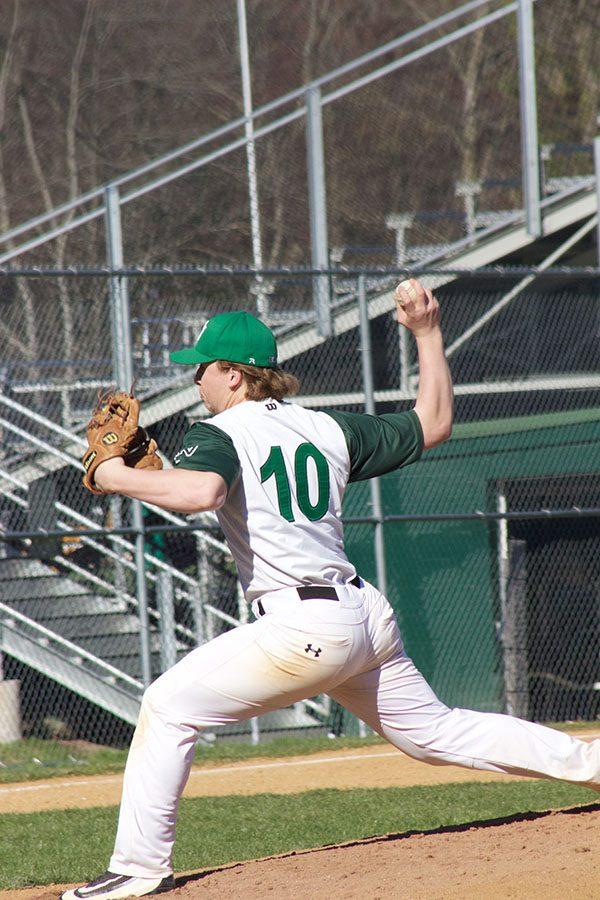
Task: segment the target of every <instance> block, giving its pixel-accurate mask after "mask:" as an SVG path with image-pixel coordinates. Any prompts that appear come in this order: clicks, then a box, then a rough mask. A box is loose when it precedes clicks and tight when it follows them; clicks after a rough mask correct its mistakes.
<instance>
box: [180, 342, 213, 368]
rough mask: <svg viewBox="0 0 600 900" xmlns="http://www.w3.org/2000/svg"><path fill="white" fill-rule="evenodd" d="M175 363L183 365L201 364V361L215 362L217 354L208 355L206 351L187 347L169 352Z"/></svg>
mask: <svg viewBox="0 0 600 900" xmlns="http://www.w3.org/2000/svg"><path fill="white" fill-rule="evenodd" d="M169 356H170V357H171V359H172V361H173V362H174V363H180V365H183V366H199V365H200V364H201V363H207V362H214V361H215V359H216V356H207V355H206V354H205V353H198V351H197V350H196V348H195V347H185V348H184V349H183V350H173V351H172V352H171V353H169Z"/></svg>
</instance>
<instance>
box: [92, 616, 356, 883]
mask: <svg viewBox="0 0 600 900" xmlns="http://www.w3.org/2000/svg"><path fill="white" fill-rule="evenodd" d="M267 619H269V620H270V621H267ZM273 620H274V617H265V619H261V620H259V621H258V622H254V623H252V624H251V625H244V626H242V627H240V628H236V629H233V630H232V631H228V632H227V633H226V634H223V635H221V636H220V637H218V638H216V639H215V640H213V641H210V642H209V643H207V644H204V645H203V646H202V647H199V648H198V649H197V650H194V651H192V652H191V653H189V654H188V656H186V657H185V659H183V660H182V661H181V662H179V663H178V664H177V665H176V666H173V668H172V669H169V671H168V672H166V673H165V674H164V675H162V676H161V677H160V678H159V679H158V680H157V681H156V682H154V684H152V685H151V686H150V687H149V688H148V690H147V691H146V693H145V695H144V700H143V702H142V709H141V712H140V719H139V723H138V726H137V728H136V731H135V734H134V737H133V741H132V745H131V749H130V753H129V757H128V760H127V766H126V769H125V779H124V785H123V796H122V802H121V810H120V815H119V826H118V830H117V839H116V843H115V849H114V853H113V856H112V858H111V861H110V865H109V869H110V871H111V872H115V873H117V874H120V875H132V876H139V877H143V878H150V877H164V876H165V875H168V874H170V873H171V871H172V865H171V853H172V847H173V842H174V839H175V823H176V817H177V807H178V804H179V798H180V796H181V793H182V791H183V789H184V787H185V784H186V781H187V778H188V775H189V770H190V766H191V764H192V761H193V757H194V747H195V743H196V738H197V734H198V731H199V730H200V729H202V728H212V727H216V726H218V725H227V724H230V723H234V722H239V721H241V720H244V719H248V718H251V717H253V716H257V715H261V714H262V713H264V712H267V711H270V710H273V709H279V708H281V707H282V706H287V705H288V704H290V703H293V702H295V701H297V700H301V699H303V698H304V697H307V696H312V695H314V694H318V693H321V692H322V691H323V690H326V689H327V687H328V686H330V685H331V684H332V683H335V682H336V679H339V678H340V677H342V676H341V674H340V672H341V671H342V670H343V666H344V664H345V661H346V659H347V656H348V653H349V650H350V646H351V643H352V641H351V639H350V638H349V637H348V636H347V635H345V634H339V635H323V634H321V635H319V642H318V653H317V654H316V655H315V653H313V652H310V651H309V652H305V651H306V647H307V639H306V636H305V635H303V634H301V633H299V632H297V631H295V630H293V629H289V628H286V627H285V625H278V624H277V623H276V622H275V621H273ZM308 644H309V645H310V644H311V642H310V640H309V641H308ZM314 646H315V647H316V646H317V645H316V643H315V644H314Z"/></svg>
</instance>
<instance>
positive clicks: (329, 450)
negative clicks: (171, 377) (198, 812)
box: [63, 279, 600, 898]
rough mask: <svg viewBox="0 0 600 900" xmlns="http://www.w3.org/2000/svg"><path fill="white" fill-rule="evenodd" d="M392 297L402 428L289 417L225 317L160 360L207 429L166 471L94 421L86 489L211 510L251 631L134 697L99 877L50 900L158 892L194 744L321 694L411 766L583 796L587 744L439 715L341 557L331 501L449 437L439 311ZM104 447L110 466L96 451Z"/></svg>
mask: <svg viewBox="0 0 600 900" xmlns="http://www.w3.org/2000/svg"><path fill="white" fill-rule="evenodd" d="M395 297H396V305H397V316H398V321H399V322H400V323H401V324H402V325H403V326H404V327H405V328H407V329H408V330H409V331H410V332H412V334H413V336H414V338H415V341H416V345H417V350H418V358H419V388H418V393H417V398H416V402H415V405H414V408H413V409H411V410H410V411H408V412H402V413H395V414H387V415H382V416H368V415H360V414H351V413H342V412H327V413H326V412H313V411H311V410H307V409H304V408H303V407H301V406H299V405H296V404H294V403H291V402H289V401H288V400H287V399H286V397H288V396H290V395H292V394H294V393H295V392H296V390H297V388H298V384H297V381H296V379H295V378H294V377H292V376H291V375H289V374H286V373H285V372H283V371H282V370H281V369H280V368H279V367H278V365H277V347H276V343H275V338H274V336H273V334H272V333H271V331H270V330H269V329H268V328H267V327H266V326H265V325H264V324H262V323H261V322H260V321H258V320H257V319H255V318H254V317H253V316H251V315H249V314H248V313H245V312H229V313H224V314H222V315H217V316H215V317H214V318H212V319H210V320H209V321H208V323H207V324H206V325H205V327H204V329H203V330H202V333H201V335H200V337H199V339H198V341H197V343H196V345H195V346H194V347H191V348H187V349H183V350H178V351H176V352H174V353H172V354H171V356H172V359H173V361H174V362H176V363H181V364H183V365H188V366H193V367H194V371H195V375H194V381H195V383H196V384H197V385H198V389H199V392H200V397H201V399H202V401H203V402H204V404H205V405H206V407H207V409H208V410H209V411H210V412H211V413H212V418H211V419H210V421H208V422H201V423H199V424H196V425H193V426H192V427H191V428H190V430H189V431H188V432H187V434H186V436H185V438H184V440H183V446H182V447H181V449H180V450H179V452H178V453H177V454H176V456H175V461H174V462H175V465H174V468H173V469H169V470H163V469H161V468H160V467H159V465H160V464H155V459H154V458H155V457H156V453H155V450H156V448H155V446H154V447H152V446H151V445H150V444H149V442H148V439H147V435H145V434H142V435H141V437H140V435H139V432H138V431H136V428H137V419H136V420H135V422H134V423H132V425H131V427H130V428H129V430H128V434H129V438H128V439H127V440H128V442H127V441H126V442H125V443H124V445H123V448H120V449H118V450H115V449H114V447H115V444H118V440H116V439H114V438H113V437H110V438H108V439H107V438H106V435H107V434H110V435H112V434H113V433H117V435H118V431H119V429H118V428H113V427H112V425H111V422H108V423H107V422H106V421H105V419H102V422H104V424H103V425H102V427H101V429H100V431H98V429H96V431H93V432H92V433H91V443H93V444H94V446H93V447H92V446H91V449H90V450H88V452H87V453H86V456H85V457H84V458H85V459H87V460H90V456H92V460H91V462H90V463H89V465H88V466H87V468H86V475H85V481H86V486H87V487H88V488H89V489H90V490H95V491H100V492H106V493H119V494H122V495H124V496H126V497H133V498H137V499H139V500H143V501H146V502H149V503H155V504H157V505H158V506H160V507H163V508H164V509H169V510H175V511H176V512H180V513H195V512H202V511H206V510H216V512H217V516H218V518H219V522H220V524H221V527H222V529H223V532H224V534H225V537H226V539H227V542H228V544H229V547H230V548H231V552H232V554H233V556H234V558H235V561H236V564H237V568H238V573H239V577H240V580H241V583H242V586H243V589H244V592H245V595H246V598H247V599H248V601H249V602H250V603H251V604H252V610H253V612H254V616H255V621H253V622H252V623H250V624H247V625H242V626H240V627H239V628H235V629H233V630H232V631H228V632H227V633H225V634H222V635H220V636H219V637H217V638H216V639H215V640H213V641H210V642H208V643H206V644H204V645H203V646H201V647H199V648H197V649H196V650H193V651H192V652H191V653H189V654H188V655H187V656H186V657H185V658H184V659H183V660H182V661H181V662H179V663H177V665H175V666H173V668H171V669H170V670H169V671H168V672H166V673H165V674H163V675H162V676H161V677H160V678H158V679H157V680H156V681H155V682H154V683H153V684H152V685H151V686H150V687H149V688H148V689H147V691H146V693H145V695H144V699H143V702H142V707H141V712H140V717H139V721H138V725H137V728H136V731H135V734H134V737H133V741H132V744H131V749H130V752H129V757H128V762H127V766H126V770H125V780H124V786H123V797H122V802H121V810H120V817H119V825H118V831H117V836H116V843H115V847H114V852H113V855H112V858H111V859H110V862H109V866H108V871H107V872H105V873H104V874H103V875H101V876H100V877H99V878H98V879H96V880H95V881H93V882H91V883H90V884H87V885H85V886H83V887H80V888H77V889H75V890H69V891H66V892H65V893H64V894H63V897H64V898H84V897H94V898H118V897H130V896H134V897H140V896H143V895H145V894H153V893H160V892H163V891H167V890H169V888H171V887H173V875H172V872H173V870H172V862H171V859H172V849H173V841H174V837H175V823H176V818H177V807H178V803H179V798H180V796H181V793H182V791H183V788H184V785H185V783H186V780H187V778H188V774H189V770H190V766H191V764H192V760H193V757H194V746H195V743H196V739H197V737H198V733H199V731H200V730H201V729H203V728H210V729H212V728H214V727H215V726H218V725H228V724H231V723H234V722H239V721H240V720H243V719H248V718H251V717H253V716H260V715H262V714H264V713H266V712H269V711H270V710H274V709H278V708H280V707H283V706H287V705H289V704H292V703H294V702H296V701H299V700H302V699H304V698H307V697H311V696H314V695H315V694H319V693H322V692H325V693H327V694H329V695H330V696H331V697H332V698H334V699H335V700H336V701H337V702H338V703H340V704H342V705H343V706H345V707H346V708H347V709H349V710H350V711H351V712H352V713H354V714H355V715H356V716H357V717H358V718H359V719H362V720H363V721H364V722H366V723H367V725H369V726H370V727H371V728H372V729H374V731H376V732H377V733H378V734H380V735H381V736H382V737H384V738H386V739H387V740H388V741H390V742H391V743H392V744H393V745H394V746H396V747H398V748H399V749H400V750H402V751H404V753H407V754H408V755H409V756H411V757H413V758H415V759H419V760H422V761H423V762H428V763H433V764H435V765H444V764H452V765H459V766H465V767H467V768H475V769H485V770H488V771H492V772H504V773H507V774H509V775H526V776H535V777H545V778H557V779H564V780H566V781H572V782H577V783H579V784H583V785H588V786H589V787H594V788H595V789H600V741H598V740H597V741H592V742H591V743H584V742H583V741H579V740H576V739H574V738H572V737H570V736H568V735H567V734H563V733H561V732H558V731H555V730H552V729H549V728H545V727H542V726H540V725H536V724H532V723H531V722H525V721H521V720H519V719H515V718H511V717H509V716H505V715H499V714H494V713H481V712H473V711H470V710H466V709H449V708H448V707H446V706H445V705H444V704H443V703H442V702H441V701H440V700H439V699H438V698H437V697H436V696H435V694H434V693H433V691H432V690H431V688H430V687H429V685H428V684H427V683H426V681H425V680H424V678H423V677H422V675H421V674H420V672H419V671H418V670H417V669H416V668H415V666H414V664H413V663H412V661H411V660H410V659H409V658H408V657H407V656H406V654H405V652H404V649H403V645H402V638H401V635H400V633H399V631H398V626H397V624H396V621H395V618H394V615H393V612H392V609H391V607H390V605H389V603H388V601H387V600H386V598H385V597H384V596H383V595H382V594H381V593H380V592H379V591H378V590H377V589H376V588H375V587H374V586H373V585H371V584H369V583H368V582H366V581H365V580H364V579H363V578H362V577H361V575H360V573H359V572H357V571H356V570H355V568H354V566H353V565H352V563H351V562H350V561H349V559H348V558H347V556H346V554H345V552H344V540H343V533H342V525H341V522H340V515H341V509H342V500H343V496H344V491H345V489H346V485H347V484H348V483H349V482H351V481H359V480H361V479H366V478H373V477H375V476H377V475H382V474H384V473H385V472H389V471H391V470H393V469H398V468H401V467H402V466H407V465H410V464H412V463H415V462H417V461H418V459H419V458H420V456H421V454H422V453H423V452H424V451H427V450H428V449H429V448H430V447H435V446H436V445H437V444H439V443H441V442H442V441H445V440H447V439H448V438H449V437H450V432H451V429H452V412H453V400H452V383H451V378H450V373H449V370H448V366H447V363H446V359H445V356H444V348H443V341H442V332H441V329H440V314H439V307H438V303H437V301H436V299H435V298H434V297H433V296H432V294H431V292H430V291H428V290H425V289H424V288H423V287H422V285H421V284H420V283H419V282H418V281H416V280H415V279H411V280H410V281H406V282H402V284H400V285H399V286H398V288H397V289H396V294H395ZM109 405H110V404H109ZM106 406H107V404H106V403H104V405H103V408H106ZM98 435H100V438H99V439H98ZM131 435H137V438H135V439H133V438H132V437H131ZM107 440H108V446H109V447H110V454H112V455H107V454H106V452H105V451H104V450H103V449H102V447H101V446H100V445H101V444H102V442H103V441H104V445H106V442H107ZM132 445H135V447H134V449H135V454H134V456H133V457H131V456H130V453H131V447H132ZM140 447H142V450H141V451H140V449H139V448H140ZM93 450H96V451H97V452H96V453H95V455H92V451H93ZM146 451H147V453H148V455H149V456H150V457H153V458H150V459H149V461H148V460H146V457H145V456H144V454H145V453H146ZM140 453H141V454H142V457H141V460H140ZM90 470H91V471H90Z"/></svg>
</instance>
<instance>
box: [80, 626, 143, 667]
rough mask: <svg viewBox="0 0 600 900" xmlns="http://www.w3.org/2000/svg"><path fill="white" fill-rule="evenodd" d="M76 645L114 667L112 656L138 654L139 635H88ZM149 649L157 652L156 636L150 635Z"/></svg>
mask: <svg viewBox="0 0 600 900" xmlns="http://www.w3.org/2000/svg"><path fill="white" fill-rule="evenodd" d="M77 644H78V645H79V646H80V647H83V649H84V650H88V651H89V652H90V653H93V654H94V656H99V657H100V659H104V660H106V662H110V663H111V664H112V665H114V663H113V662H112V657H114V656H128V655H129V654H130V653H131V654H138V653H139V635H138V634H133V633H129V634H99V635H89V636H87V637H81V638H79V639H78V640H77ZM150 647H151V650H152V651H155V650H156V651H158V649H159V638H158V635H157V634H151V635H150Z"/></svg>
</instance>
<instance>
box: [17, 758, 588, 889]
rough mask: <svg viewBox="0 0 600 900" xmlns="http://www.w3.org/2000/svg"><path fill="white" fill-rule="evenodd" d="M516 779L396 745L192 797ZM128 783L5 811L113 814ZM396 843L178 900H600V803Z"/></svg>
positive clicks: (59, 794) (74, 785) (250, 868)
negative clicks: (423, 758)
mask: <svg viewBox="0 0 600 900" xmlns="http://www.w3.org/2000/svg"><path fill="white" fill-rule="evenodd" d="M499 779H500V780H502V779H503V780H510V779H507V778H503V776H496V775H492V774H488V773H475V772H473V771H472V770H463V769H458V768H454V767H433V766H425V765H423V764H420V763H416V762H414V761H412V760H410V759H408V758H407V757H405V756H403V755H402V754H400V753H398V752H397V751H394V750H392V749H391V748H387V747H386V746H370V747H365V748H364V749H363V748H361V749H358V750H343V751H338V752H335V751H334V750H333V748H332V752H331V753H320V754H316V755H315V756H309V757H298V758H290V759H281V760H252V761H249V762H243V763H237V764H234V765H229V766H223V765H221V766H213V767H210V768H197V769H194V770H193V774H192V777H191V778H190V783H189V785H188V788H187V790H186V796H188V797H189V796H203V795H204V796H206V795H213V796H215V795H227V794H235V793H238V794H253V793H260V792H264V791H267V792H270V793H295V792H297V791H302V790H307V789H315V788H319V787H338V788H351V787H387V786H396V787H398V786H408V785H414V784H436V783H437V784H446V783H449V782H453V781H454V782H456V781H473V780H499ZM120 784H121V778H120V776H98V777H89V778H72V779H64V778H57V779H50V780H49V781H47V782H30V783H28V784H22V785H14V784H13V785H5V786H3V787H1V788H0V808H1V809H2V810H3V811H6V812H8V811H13V812H25V811H32V810H35V809H38V810H39V809H50V808H69V807H76V806H79V807H81V806H87V805H89V806H97V805H100V804H102V805H113V804H114V803H116V802H118V797H119V791H120ZM593 800H594V794H592V793H591V792H590V801H591V802H592V805H590V806H585V807H581V808H578V809H574V810H567V811H560V812H553V813H545V814H531V815H525V816H516V817H512V818H511V819H508V820H502V821H496V822H486V823H478V824H473V825H471V826H469V827H468V828H455V827H454V828H446V829H441V830H439V831H437V832H434V833H426V834H413V835H403V836H393V835H391V836H386V837H381V838H375V839H369V840H365V841H358V842H353V843H350V844H346V845H343V846H337V847H328V848H322V849H318V850H312V851H302V852H299V853H295V854H285V855H282V856H278V857H271V858H268V859H264V860H257V861H252V862H245V863H239V864H237V865H229V866H225V867H222V868H220V869H217V870H213V871H210V872H196V873H188V874H187V875H185V876H180V877H179V878H178V880H177V885H176V889H175V891H173V892H172V893H170V894H169V895H168V896H169V897H173V898H174V900H176V898H181V900H183V898H190V897H206V898H217V897H219V898H223V897H225V898H227V897H231V898H240V900H241V898H243V900H247V898H248V900H255V898H256V900H261V898H267V897H268V898H271V900H273V898H275V900H288V898H289V900H292V898H294V900H297V898H299V897H300V898H304V897H310V898H317V900H320V898H323V900H331V898H332V897H333V898H335V900H346V898H348V900H352V898H356V900H358V898H359V897H360V898H361V900H362V898H365V897H367V898H369V900H376V898H406V900H425V898H426V900H438V898H439V900H459V898H461V900H462V898H473V900H474V898H478V900H479V898H485V900H505V898H515V900H516V898H519V900H521V898H526V900H537V898H539V900H542V898H543V900H559V898H560V900H563V898H568V897H573V898H575V897H577V898H578V900H599V898H600V803H593ZM59 891H60V889H59V887H55V886H52V887H46V888H39V887H38V888H31V889H28V890H20V891H3V892H0V898H1V900H42V898H43V900H48V898H51V897H52V898H56V896H57V894H58V893H59Z"/></svg>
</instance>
